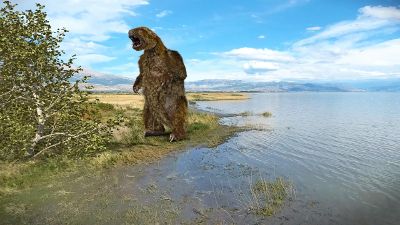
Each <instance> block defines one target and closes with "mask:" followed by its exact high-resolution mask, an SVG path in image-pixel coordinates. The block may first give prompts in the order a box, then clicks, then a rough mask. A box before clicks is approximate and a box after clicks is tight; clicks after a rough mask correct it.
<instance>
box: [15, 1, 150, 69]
mask: <svg viewBox="0 0 400 225" xmlns="http://www.w3.org/2000/svg"><path fill="white" fill-rule="evenodd" d="M15 3H17V4H18V5H19V7H21V8H23V9H32V8H34V6H35V3H41V4H43V5H45V6H46V7H45V10H46V12H47V13H48V16H49V21H50V24H51V26H52V27H53V28H54V29H56V28H62V27H65V28H66V29H67V30H68V31H69V33H68V34H67V38H66V39H65V41H64V43H63V45H62V48H63V49H64V50H65V51H66V53H67V54H69V55H72V54H76V55H77V62H78V63H80V64H81V65H82V66H86V67H90V65H91V64H94V63H100V62H105V61H109V60H112V59H114V57H112V56H107V54H109V53H108V52H107V51H106V49H107V48H106V47H105V46H104V45H103V44H102V42H104V41H106V40H109V39H110V38H111V36H112V35H113V34H116V33H127V30H129V28H130V27H129V26H128V24H127V23H126V22H125V21H124V19H123V17H124V16H127V15H128V16H137V13H136V12H135V10H136V8H137V7H139V6H142V5H147V4H148V1H147V0H118V1H110V0H85V1H76V0H63V1H53V0H16V1H15Z"/></svg>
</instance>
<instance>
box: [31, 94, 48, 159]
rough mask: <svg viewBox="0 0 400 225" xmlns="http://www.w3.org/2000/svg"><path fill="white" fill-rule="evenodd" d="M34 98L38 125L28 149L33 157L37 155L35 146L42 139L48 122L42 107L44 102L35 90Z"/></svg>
mask: <svg viewBox="0 0 400 225" xmlns="http://www.w3.org/2000/svg"><path fill="white" fill-rule="evenodd" d="M33 98H34V99H35V102H36V119H37V125H36V133H35V137H34V138H33V139H32V141H31V146H30V148H29V149H28V154H29V156H31V157H32V156H34V155H35V147H36V145H37V144H38V143H39V141H40V140H41V139H42V136H43V134H44V124H45V122H46V120H45V116H44V112H43V109H42V104H41V102H40V99H39V96H38V95H37V94H36V93H35V92H33Z"/></svg>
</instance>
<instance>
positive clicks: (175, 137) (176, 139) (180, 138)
mask: <svg viewBox="0 0 400 225" xmlns="http://www.w3.org/2000/svg"><path fill="white" fill-rule="evenodd" d="M182 139H184V137H183V136H178V135H176V134H174V133H171V134H170V135H169V142H173V141H180V140H182Z"/></svg>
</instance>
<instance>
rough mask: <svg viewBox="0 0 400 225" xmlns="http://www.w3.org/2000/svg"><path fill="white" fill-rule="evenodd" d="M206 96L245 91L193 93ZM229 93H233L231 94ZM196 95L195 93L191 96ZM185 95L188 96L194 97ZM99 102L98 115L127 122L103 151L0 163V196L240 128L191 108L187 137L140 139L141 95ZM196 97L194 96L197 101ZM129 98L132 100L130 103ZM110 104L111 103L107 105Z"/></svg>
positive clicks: (144, 159)
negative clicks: (89, 154)
mask: <svg viewBox="0 0 400 225" xmlns="http://www.w3.org/2000/svg"><path fill="white" fill-rule="evenodd" d="M203 94H204V96H206V98H207V99H208V101H211V100H221V99H225V100H226V99H230V100H233V99H235V98H236V99H237V100H242V99H246V98H248V96H247V95H245V94H240V95H236V93H214V94H212V93H196V95H200V96H202V95H203ZM232 94H233V96H232ZM194 97H196V96H194ZM194 97H193V96H192V95H191V94H189V96H188V99H192V100H193V99H194ZM93 98H97V99H99V100H100V102H102V103H104V104H102V114H103V115H102V116H103V117H108V116H112V115H113V114H115V113H123V114H124V116H125V117H126V118H128V119H129V120H130V121H131V122H132V121H133V124H132V123H131V124H130V126H132V127H133V126H135V127H134V129H133V130H132V127H131V128H130V127H127V126H126V125H125V126H123V127H120V129H119V131H116V132H115V134H114V136H115V140H114V141H113V142H112V143H111V144H110V145H109V146H108V147H107V150H106V151H103V152H101V153H98V154H96V155H92V156H83V157H81V158H67V157H62V156H59V157H54V158H48V159H42V160H32V161H25V162H22V161H19V162H11V163H10V162H0V197H1V196H6V195H10V194H13V193H16V192H19V191H22V190H24V189H26V188H29V187H31V186H33V185H38V184H41V183H46V182H49V180H51V179H53V178H54V177H58V176H66V174H73V173H80V172H82V171H89V172H90V171H95V170H98V169H99V168H108V167H110V166H115V165H121V164H130V165H135V164H139V163H148V162H154V161H156V160H159V159H161V158H162V157H164V156H166V155H168V154H169V153H172V152H175V151H182V150H184V149H188V148H190V147H195V146H199V145H204V146H207V147H214V146H217V145H219V144H221V143H223V142H224V141H225V140H226V139H227V138H229V137H230V136H232V135H233V134H234V133H235V132H238V131H240V130H241V129H242V128H238V127H231V126H224V125H221V124H219V123H218V120H219V117H218V116H217V115H215V114H212V113H205V112H199V111H196V110H193V111H191V112H190V113H189V118H188V122H189V124H188V136H189V138H188V139H186V140H183V141H180V142H174V143H170V142H168V140H167V137H151V138H146V139H145V138H143V137H142V135H143V124H142V121H141V113H142V111H141V107H142V104H143V102H142V96H139V95H117V94H101V95H99V94H96V95H93ZM199 99H200V98H196V99H194V100H195V101H199ZM132 101H133V102H132ZM108 104H112V106H110V105H108Z"/></svg>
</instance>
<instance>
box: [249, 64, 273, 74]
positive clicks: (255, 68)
mask: <svg viewBox="0 0 400 225" xmlns="http://www.w3.org/2000/svg"><path fill="white" fill-rule="evenodd" d="M243 69H244V71H245V72H246V73H247V74H260V73H265V72H269V71H273V70H277V69H279V66H278V64H277V63H272V62H264V61H249V62H246V63H245V64H244V65H243Z"/></svg>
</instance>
